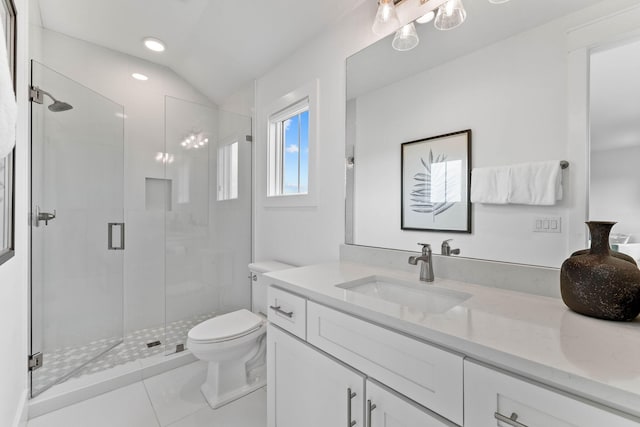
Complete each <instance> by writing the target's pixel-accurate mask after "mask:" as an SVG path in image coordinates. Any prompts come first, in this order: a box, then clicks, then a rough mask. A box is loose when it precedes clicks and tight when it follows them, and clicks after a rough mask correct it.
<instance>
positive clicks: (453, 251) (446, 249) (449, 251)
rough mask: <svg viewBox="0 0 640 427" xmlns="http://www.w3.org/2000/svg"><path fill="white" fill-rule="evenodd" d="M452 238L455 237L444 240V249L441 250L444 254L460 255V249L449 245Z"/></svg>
mask: <svg viewBox="0 0 640 427" xmlns="http://www.w3.org/2000/svg"><path fill="white" fill-rule="evenodd" d="M452 240H453V239H447V240H445V241H444V242H442V250H441V252H440V253H441V254H442V255H445V256H451V255H460V249H451V245H449V242H450V241H452Z"/></svg>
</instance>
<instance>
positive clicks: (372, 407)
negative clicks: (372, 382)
mask: <svg viewBox="0 0 640 427" xmlns="http://www.w3.org/2000/svg"><path fill="white" fill-rule="evenodd" d="M376 408H377V406H376V405H374V404H373V403H371V400H367V427H371V413H372V412H373V410H374V409H376Z"/></svg>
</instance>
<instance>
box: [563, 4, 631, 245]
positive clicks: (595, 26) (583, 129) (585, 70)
mask: <svg viewBox="0 0 640 427" xmlns="http://www.w3.org/2000/svg"><path fill="white" fill-rule="evenodd" d="M638 22H640V6H638V5H635V6H632V7H629V8H626V9H622V10H618V11H615V12H613V13H610V14H609V15H605V16H599V17H598V18H596V19H594V20H592V21H589V22H587V23H585V24H582V25H579V26H577V27H574V28H571V29H569V30H568V31H567V46H568V72H567V77H568V85H569V86H568V92H567V95H568V115H567V116H568V120H567V128H568V147H567V152H568V156H567V160H569V162H570V163H571V167H570V168H569V173H570V182H571V185H572V191H571V193H570V194H571V196H570V197H571V207H572V209H570V211H569V224H568V225H569V226H568V239H569V241H568V245H569V248H568V249H569V252H572V251H575V250H578V249H582V248H584V247H585V245H586V244H587V241H586V240H587V234H586V227H585V225H584V221H587V220H588V217H589V168H590V144H591V143H590V113H589V110H590V101H589V82H590V59H591V53H592V52H594V51H599V50H602V49H603V48H608V47H612V46H615V45H617V44H620V43H622V42H624V41H627V40H633V39H637V38H638V37H639V36H640V24H638Z"/></svg>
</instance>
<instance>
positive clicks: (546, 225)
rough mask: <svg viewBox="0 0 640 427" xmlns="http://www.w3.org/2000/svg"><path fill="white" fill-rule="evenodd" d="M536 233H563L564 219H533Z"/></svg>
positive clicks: (554, 217)
mask: <svg viewBox="0 0 640 427" xmlns="http://www.w3.org/2000/svg"><path fill="white" fill-rule="evenodd" d="M533 231H534V232H535V233H562V217H559V216H537V217H535V218H534V219H533Z"/></svg>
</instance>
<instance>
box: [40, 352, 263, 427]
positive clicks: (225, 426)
mask: <svg viewBox="0 0 640 427" xmlns="http://www.w3.org/2000/svg"><path fill="white" fill-rule="evenodd" d="M206 369H207V366H206V363H204V362H201V361H198V362H194V363H191V364H189V365H185V366H182V367H180V368H177V369H173V370H171V371H168V372H165V373H163V374H160V375H157V376H155V377H151V378H148V379H146V380H144V381H140V382H137V383H134V384H131V385H129V386H127V387H123V388H120V389H117V390H114V391H111V392H108V393H105V394H102V395H100V396H97V397H94V398H92V399H89V400H85V401H83V402H80V403H76V404H75V405H71V406H68V407H66V408H62V409H59V410H57V411H54V412H50V413H48V414H45V415H42V416H40V417H37V418H34V419H32V420H29V423H28V427H86V426H91V427H168V426H170V427H205V426H206V427H265V426H266V425H267V399H266V397H267V394H266V390H265V389H264V388H262V389H260V390H258V391H255V392H253V393H251V394H249V395H247V396H245V397H243V398H241V399H239V400H236V401H235V402H232V403H230V404H228V405H225V406H223V407H222V408H219V409H216V410H213V409H211V408H210V407H209V405H208V404H207V402H206V400H205V399H204V396H202V394H201V393H200V384H201V383H202V381H203V380H204V377H205V373H206Z"/></svg>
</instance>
